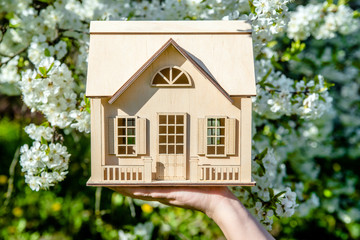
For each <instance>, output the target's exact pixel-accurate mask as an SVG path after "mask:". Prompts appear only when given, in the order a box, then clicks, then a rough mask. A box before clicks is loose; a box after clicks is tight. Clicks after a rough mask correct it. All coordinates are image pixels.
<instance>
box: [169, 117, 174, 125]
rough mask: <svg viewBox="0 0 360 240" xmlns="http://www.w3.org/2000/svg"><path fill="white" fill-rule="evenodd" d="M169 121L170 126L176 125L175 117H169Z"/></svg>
mask: <svg viewBox="0 0 360 240" xmlns="http://www.w3.org/2000/svg"><path fill="white" fill-rule="evenodd" d="M168 120H169V124H175V116H174V115H169V116H168Z"/></svg>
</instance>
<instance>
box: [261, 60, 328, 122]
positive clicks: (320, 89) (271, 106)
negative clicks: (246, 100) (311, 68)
mask: <svg viewBox="0 0 360 240" xmlns="http://www.w3.org/2000/svg"><path fill="white" fill-rule="evenodd" d="M255 65H256V66H255V69H256V80H257V83H258V84H257V89H256V90H257V94H258V95H257V97H256V99H254V111H255V112H256V113H258V114H260V115H262V116H265V117H266V118H270V119H277V118H281V117H282V116H283V115H286V116H290V115H299V116H300V117H302V118H305V119H316V118H319V117H321V116H322V115H323V114H324V113H325V112H326V111H327V110H328V109H330V108H331V102H332V98H331V97H330V96H329V93H328V91H327V90H328V83H327V82H326V81H325V80H324V78H323V77H322V76H321V75H318V76H317V77H316V78H315V79H311V80H306V79H302V80H297V81H295V80H293V79H291V78H288V77H286V76H285V75H284V74H283V73H281V72H280V71H276V70H275V68H274V67H273V65H272V64H271V62H270V60H266V59H261V60H259V61H255Z"/></svg>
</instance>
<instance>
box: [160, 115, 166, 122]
mask: <svg viewBox="0 0 360 240" xmlns="http://www.w3.org/2000/svg"><path fill="white" fill-rule="evenodd" d="M159 123H160V124H166V115H160V116H159Z"/></svg>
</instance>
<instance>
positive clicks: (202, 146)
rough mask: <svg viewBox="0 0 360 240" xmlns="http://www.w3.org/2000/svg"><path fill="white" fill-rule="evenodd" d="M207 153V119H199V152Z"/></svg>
mask: <svg viewBox="0 0 360 240" xmlns="http://www.w3.org/2000/svg"><path fill="white" fill-rule="evenodd" d="M205 153H206V119H205V118H199V119H198V154H205Z"/></svg>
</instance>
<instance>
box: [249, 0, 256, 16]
mask: <svg viewBox="0 0 360 240" xmlns="http://www.w3.org/2000/svg"><path fill="white" fill-rule="evenodd" d="M249 6H250V11H251V13H254V14H255V6H254V4H253V1H252V0H249Z"/></svg>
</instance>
